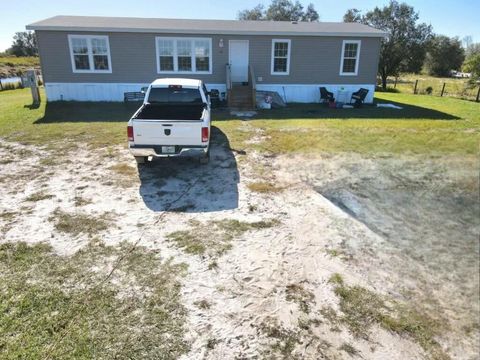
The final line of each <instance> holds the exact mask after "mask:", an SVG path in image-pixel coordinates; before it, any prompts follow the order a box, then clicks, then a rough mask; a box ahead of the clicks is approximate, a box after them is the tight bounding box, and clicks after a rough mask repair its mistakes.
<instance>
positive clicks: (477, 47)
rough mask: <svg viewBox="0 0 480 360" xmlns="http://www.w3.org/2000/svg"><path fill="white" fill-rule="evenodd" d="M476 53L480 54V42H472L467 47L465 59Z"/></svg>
mask: <svg viewBox="0 0 480 360" xmlns="http://www.w3.org/2000/svg"><path fill="white" fill-rule="evenodd" d="M476 54H480V43H475V44H470V45H468V46H467V48H466V49H465V59H468V58H469V57H470V56H473V55H476Z"/></svg>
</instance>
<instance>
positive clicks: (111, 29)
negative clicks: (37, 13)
mask: <svg viewBox="0 0 480 360" xmlns="http://www.w3.org/2000/svg"><path fill="white" fill-rule="evenodd" d="M25 28H26V29H27V30H35V31H37V30H40V31H86V32H127V33H157V34H162V33H169V34H220V35H223V34H224V35H280V36H340V37H346V36H349V37H379V38H383V37H385V36H387V34H386V33H385V32H381V31H379V32H377V33H362V32H325V31H323V32H291V31H234V30H226V31H218V30H197V29H195V30H194V29H190V30H189V29H184V30H183V29H182V30H178V29H176V30H175V29H157V28H143V29H142V28H115V27H81V26H78V27H73V26H48V25H47V26H45V25H35V23H33V24H30V25H27V26H26V27H25Z"/></svg>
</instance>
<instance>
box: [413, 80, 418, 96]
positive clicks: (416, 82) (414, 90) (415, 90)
mask: <svg viewBox="0 0 480 360" xmlns="http://www.w3.org/2000/svg"><path fill="white" fill-rule="evenodd" d="M417 85H418V79H417V80H415V89H413V93H414V94H416V93H417Z"/></svg>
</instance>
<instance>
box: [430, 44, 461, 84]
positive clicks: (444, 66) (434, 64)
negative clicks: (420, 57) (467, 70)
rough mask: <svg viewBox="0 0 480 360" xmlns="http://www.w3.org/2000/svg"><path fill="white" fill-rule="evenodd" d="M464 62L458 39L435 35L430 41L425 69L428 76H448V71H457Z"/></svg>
mask: <svg viewBox="0 0 480 360" xmlns="http://www.w3.org/2000/svg"><path fill="white" fill-rule="evenodd" d="M463 60H465V50H464V49H463V47H462V42H461V41H460V40H459V39H458V38H449V37H448V36H444V35H436V36H434V37H433V39H432V40H431V42H430V44H429V46H428V51H427V56H426V57H425V69H426V70H427V72H428V74H429V75H435V76H449V75H450V70H459V69H460V67H461V66H462V63H463Z"/></svg>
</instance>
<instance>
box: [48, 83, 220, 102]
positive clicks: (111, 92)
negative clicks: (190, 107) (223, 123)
mask: <svg viewBox="0 0 480 360" xmlns="http://www.w3.org/2000/svg"><path fill="white" fill-rule="evenodd" d="M148 85H150V83H48V82H47V83H45V92H46V95H47V101H62V100H65V101H123V95H124V93H125V92H129V91H140V89H141V88H142V87H145V86H148ZM205 85H206V86H207V89H208V90H211V89H217V90H218V91H219V92H220V94H221V93H222V92H223V93H225V92H226V91H227V90H226V85H225V84H214V83H212V84H208V83H207V84H205Z"/></svg>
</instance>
